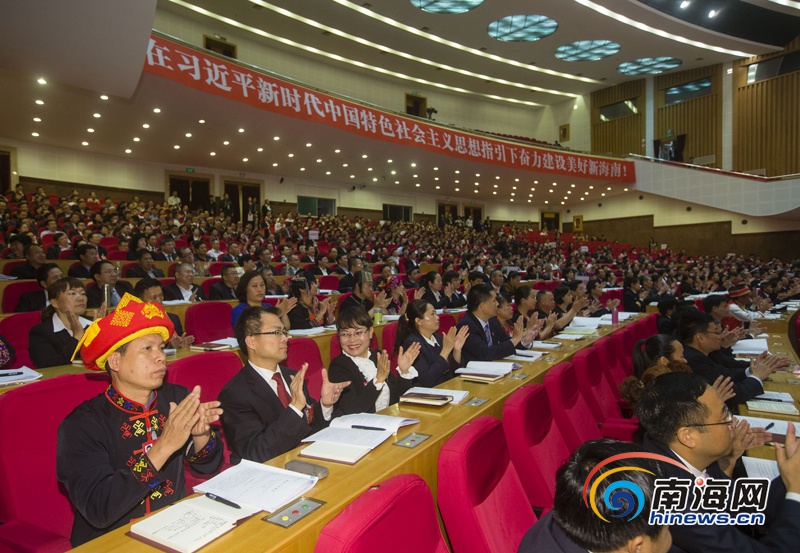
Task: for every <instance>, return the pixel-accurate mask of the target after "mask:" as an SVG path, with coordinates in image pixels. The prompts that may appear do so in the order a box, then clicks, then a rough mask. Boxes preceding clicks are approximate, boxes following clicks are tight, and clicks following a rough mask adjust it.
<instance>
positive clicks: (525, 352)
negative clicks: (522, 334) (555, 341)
mask: <svg viewBox="0 0 800 553" xmlns="http://www.w3.org/2000/svg"><path fill="white" fill-rule="evenodd" d="M515 355H518V356H520V357H529V359H526V361H536V360H537V359H539V358H540V357H542V356H544V353H543V352H541V351H531V350H529V349H518V350H516V353H515Z"/></svg>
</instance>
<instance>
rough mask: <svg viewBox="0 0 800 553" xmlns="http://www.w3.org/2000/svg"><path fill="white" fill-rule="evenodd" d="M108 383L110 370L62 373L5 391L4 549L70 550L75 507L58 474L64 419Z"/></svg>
mask: <svg viewBox="0 0 800 553" xmlns="http://www.w3.org/2000/svg"><path fill="white" fill-rule="evenodd" d="M107 387H108V377H107V376H106V375H105V373H98V374H75V375H64V376H58V377H55V378H52V379H49V380H43V381H41V382H33V383H31V384H27V385H25V386H22V387H20V388H17V389H14V390H10V391H9V392H7V393H5V394H3V395H0V489H2V490H3V493H2V494H0V521H2V523H3V524H2V525H0V550H2V551H16V552H28V553H34V552H35V553H42V552H48V553H51V552H52V553H59V552H61V551H67V550H68V549H70V543H69V536H70V532H71V531H72V521H73V518H74V516H73V511H72V505H71V503H70V501H69V498H68V497H67V494H66V491H65V490H64V489H63V488H62V487H61V485H60V484H59V482H58V480H57V478H56V442H57V439H56V437H57V431H58V426H59V424H61V421H63V420H64V418H65V417H66V416H67V415H68V414H69V413H71V412H72V410H73V409H74V408H75V407H77V406H78V405H79V404H80V403H81V402H83V401H85V400H87V399H90V398H92V397H94V396H96V395H98V394H101V393H102V392H103V391H104V390H105V389H106V388H107Z"/></svg>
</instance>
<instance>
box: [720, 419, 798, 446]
mask: <svg viewBox="0 0 800 553" xmlns="http://www.w3.org/2000/svg"><path fill="white" fill-rule="evenodd" d="M736 418H738V419H739V420H743V421H747V422H748V424H750V426H751V427H752V428H767V427H768V426H770V425H772V426H770V427H769V430H767V432H771V433H772V435H773V437H774V438H775V441H776V442H780V443H783V441H784V438H785V436H786V431H787V430H788V428H789V425H790V424H793V423H790V422H788V421H778V420H772V419H763V418H761V417H736ZM794 430H795V434H800V428H798V425H797V424H795V425H794Z"/></svg>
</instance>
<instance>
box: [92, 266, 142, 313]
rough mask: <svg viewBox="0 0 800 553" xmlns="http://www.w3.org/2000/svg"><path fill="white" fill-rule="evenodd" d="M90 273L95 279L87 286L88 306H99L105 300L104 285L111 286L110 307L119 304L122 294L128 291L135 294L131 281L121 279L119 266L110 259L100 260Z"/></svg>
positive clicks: (112, 307)
mask: <svg viewBox="0 0 800 553" xmlns="http://www.w3.org/2000/svg"><path fill="white" fill-rule="evenodd" d="M89 274H91V275H92V278H93V279H94V285H93V286H88V287H87V288H86V302H87V303H86V307H90V308H97V307H100V306H101V305H102V303H103V302H104V301H105V297H104V295H103V287H104V286H105V285H108V286H109V287H110V288H111V303H109V304H108V305H107V307H108V308H109V309H114V308H115V307H117V304H119V302H120V300H121V299H122V296H124V295H125V294H126V293H128V294H133V286H132V285H131V283H130V282H126V281H124V280H119V275H117V268H116V267H114V264H113V263H111V262H110V261H106V260H103V261H98V262H97V263H95V264H94V265H92V268H91V269H90V270H89Z"/></svg>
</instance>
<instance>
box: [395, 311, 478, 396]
mask: <svg viewBox="0 0 800 553" xmlns="http://www.w3.org/2000/svg"><path fill="white" fill-rule="evenodd" d="M438 330H439V317H438V316H437V315H436V310H435V309H434V308H433V305H431V303H430V302H428V301H425V300H415V301H412V302H411V303H410V304H409V305H408V309H406V315H405V316H404V317H400V320H399V321H398V325H397V336H396V337H395V349H396V353H399V351H400V350H401V349H403V348H405V349H409V348H411V347H412V345H414V344H418V345H419V347H420V351H419V355H418V356H417V360H416V361H414V368H415V369H417V372H418V373H419V376H418V377H417V378H415V379H414V384H418V385H419V386H423V387H425V388H431V387H433V386H436V385H437V384H441V383H442V382H446V381H448V380H450V379H451V378H453V376H454V374H455V370H456V369H457V368H458V367H459V366H460V365H461V348H462V347H463V346H464V342H466V341H467V336H469V328H467V327H466V326H462V327H461V330H459V331H458V332H457V333H456V327H452V328H451V329H450V330H449V331H448V332H447V334H445V335H444V336H442V335H441V334H440V333H439V332H438Z"/></svg>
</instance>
